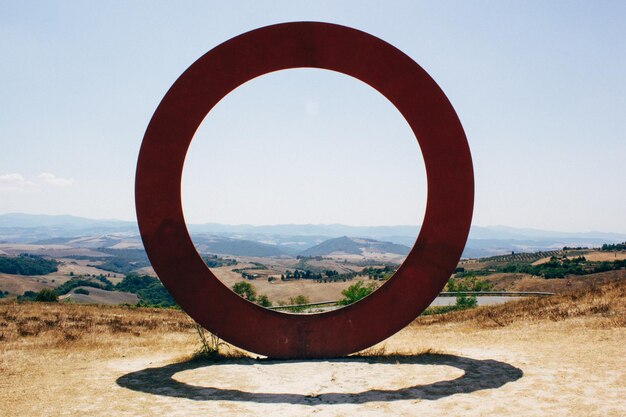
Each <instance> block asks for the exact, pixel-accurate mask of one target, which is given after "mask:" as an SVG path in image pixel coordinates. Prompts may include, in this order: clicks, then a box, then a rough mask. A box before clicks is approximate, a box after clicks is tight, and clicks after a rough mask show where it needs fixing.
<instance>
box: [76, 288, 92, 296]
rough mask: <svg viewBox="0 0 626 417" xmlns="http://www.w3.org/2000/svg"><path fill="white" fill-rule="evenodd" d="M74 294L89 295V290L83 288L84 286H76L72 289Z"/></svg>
mask: <svg viewBox="0 0 626 417" xmlns="http://www.w3.org/2000/svg"><path fill="white" fill-rule="evenodd" d="M74 294H84V295H89V291H88V290H86V289H84V288H76V289H75V290H74Z"/></svg>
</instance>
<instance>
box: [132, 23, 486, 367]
mask: <svg viewBox="0 0 626 417" xmlns="http://www.w3.org/2000/svg"><path fill="white" fill-rule="evenodd" d="M289 68H321V69H327V70H332V71H338V72H340V73H343V74H347V75H350V76H352V77H355V78H357V79H359V80H361V81H363V82H365V83H367V84H369V85H370V86H372V87H373V88H375V89H376V90H377V91H379V92H380V93H381V94H383V95H384V96H385V97H387V99H389V100H390V101H391V102H392V103H393V104H394V105H395V106H396V108H397V109H398V110H399V111H400V112H401V114H402V115H403V116H404V118H405V119H406V120H407V122H408V123H409V125H410V126H411V129H412V130H413V133H414V134H415V137H416V139H417V141H418V143H419V146H420V148H421V151H422V155H423V157H424V161H425V165H426V172H427V182H428V201H427V205H426V213H425V216H424V220H423V224H422V228H421V231H420V234H419V236H418V238H417V241H416V243H415V245H414V247H413V248H412V250H411V252H410V253H409V255H408V257H407V258H406V260H405V262H404V263H403V264H402V266H401V267H400V268H399V269H398V271H397V273H396V274H395V275H394V276H393V277H392V278H391V279H390V280H388V281H387V282H386V283H385V284H384V285H383V286H382V287H381V288H380V289H378V290H377V291H375V292H374V293H373V294H371V295H370V296H368V297H366V298H365V299H363V300H361V301H359V302H358V303H355V304H352V305H350V306H348V307H345V308H342V309H339V310H335V311H330V312H326V313H320V314H312V315H295V314H288V313H280V312H277V311H272V310H269V309H265V308H263V307H260V306H258V305H255V304H253V303H250V302H248V301H246V300H244V299H243V298H241V297H239V296H238V295H237V294H235V293H234V292H232V291H231V290H230V289H229V288H227V287H226V286H225V285H224V284H222V283H221V282H220V281H219V279H217V278H216V277H215V276H214V275H213V274H212V273H211V271H210V270H209V269H208V268H207V267H206V266H205V264H204V262H203V261H202V259H201V257H200V255H199V254H198V253H197V251H196V249H195V248H194V245H193V243H192V241H191V238H190V237H189V233H188V231H187V227H186V225H185V219H184V217H183V209H182V203H181V179H182V172H183V164H184V162H185V155H186V153H187V149H188V147H189V144H190V143H191V140H192V138H193V136H194V133H195V132H196V129H197V128H198V126H199V125H200V124H201V123H202V120H203V119H204V117H205V116H206V115H207V113H209V111H210V110H211V109H212V108H213V107H214V106H215V105H216V104H217V103H218V102H219V101H220V100H221V99H222V98H223V97H224V96H226V95H227V94H228V93H229V92H231V91H232V90H233V89H235V88H237V87H238V86H240V85H241V84H243V83H245V82H246V81H249V80H251V79H253V78H255V77H258V76H261V75H263V74H267V73H270V72H273V71H278V70H284V69H289ZM135 198H136V209H137V218H138V222H139V228H140V231H141V236H142V239H143V242H144V245H145V248H146V251H147V253H148V256H149V258H150V261H151V263H152V265H153V267H154V269H155V271H156V272H157V274H158V275H159V278H160V279H161V281H162V282H163V284H164V285H165V286H166V288H167V289H168V291H169V292H170V293H171V294H172V296H173V297H174V298H175V299H176V301H177V302H178V304H179V305H180V306H181V307H182V308H183V309H184V310H185V311H186V312H187V313H188V314H189V315H190V316H191V317H193V318H194V319H195V320H196V321H198V322H199V323H200V324H202V325H203V326H204V327H205V328H206V329H208V330H210V331H211V332H213V333H214V334H216V335H218V336H219V337H221V338H222V339H224V340H226V341H228V342H230V343H232V344H233V345H235V346H239V347H241V348H243V349H246V350H248V351H251V352H255V353H258V354H263V355H267V356H270V357H276V358H319V357H336V356H341V355H346V354H349V353H352V352H356V351H359V350H361V349H365V348H367V347H369V346H372V345H374V344H376V343H377V342H380V341H381V340H384V339H385V338H387V337H389V336H391V335H393V334H394V333H396V332H397V331H399V330H401V329H402V328H403V327H405V326H406V325H407V324H409V323H410V322H411V321H412V320H413V319H414V318H415V317H417V316H418V315H419V314H420V313H421V312H422V311H423V310H424V309H425V308H426V307H427V306H428V305H429V304H430V303H431V301H432V300H433V299H434V298H435V297H436V296H437V294H438V293H439V292H440V291H441V290H442V288H443V286H444V285H445V283H446V281H447V279H448V277H449V276H450V274H451V273H452V272H453V270H454V268H455V266H456V264H457V262H458V260H459V258H460V256H461V253H462V251H463V247H464V246H465V242H466V239H467V235H468V233H469V227H470V222H471V217H472V210H473V202H474V177H473V168H472V161H471V155H470V150H469V146H468V144H467V139H466V137H465V133H464V131H463V127H462V126H461V123H460V121H459V119H458V117H457V115H456V113H455V111H454V109H453V107H452V105H451V104H450V102H449V101H448V99H447V98H446V96H445V94H444V93H443V91H442V90H441V89H440V88H439V86H438V85H437V84H436V83H435V81H434V80H433V79H432V78H431V77H430V76H429V75H428V74H427V73H426V72H425V71H424V70H423V69H422V68H421V67H420V66H419V65H418V64H417V63H415V62H414V61H413V60H412V59H411V58H409V57H408V56H407V55H405V54H404V53H402V52H401V51H400V50H398V49H396V48H395V47H393V46H391V45H389V44H388V43H386V42H384V41H382V40H380V39H378V38H376V37H374V36H372V35H369V34H367V33H365V32H361V31H359V30H355V29H352V28H348V27H345V26H339V25H334V24H329V23H319V22H294V23H283V24H278V25H273V26H268V27H263V28H260V29H256V30H253V31H251V32H247V33H244V34H242V35H239V36H237V37H235V38H232V39H230V40H228V41H227V42H225V43H223V44H221V45H219V46H217V47H215V48H214V49H212V50H211V51H209V52H208V53H206V54H205V55H203V56H202V57H201V58H200V59H198V60H197V61H196V62H195V63H194V64H193V65H191V66H190V67H189V68H188V69H187V70H186V71H185V72H184V73H183V74H182V75H181V76H180V78H178V80H177V81H176V82H175V83H174V85H173V86H172V87H171V88H170V90H169V91H168V92H167V94H166V95H165V97H164V98H163V100H162V101H161V103H160V104H159V106H158V108H157V109H156V111H155V113H154V115H153V117H152V120H151V121H150V124H149V125H148V128H147V130H146V133H145V136H144V139H143V143H142V146H141V151H140V154H139V161H138V164H137V173H136V182H135ZM391 204H393V203H391ZM417 215H418V213H416V216H417Z"/></svg>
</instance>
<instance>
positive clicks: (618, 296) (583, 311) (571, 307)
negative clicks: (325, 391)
mask: <svg viewBox="0 0 626 417" xmlns="http://www.w3.org/2000/svg"><path fill="white" fill-rule="evenodd" d="M577 317H593V318H594V319H595V320H593V321H592V322H591V324H590V325H591V326H593V327H596V328H611V327H626V281H625V280H619V281H613V282H607V283H603V284H598V285H592V286H590V287H585V288H581V289H576V290H572V291H569V292H567V293H564V294H561V295H555V296H551V297H536V298H527V299H523V300H518V301H511V302H508V303H505V304H500V305H492V306H484V307H478V308H476V309H472V310H464V311H457V312H452V313H448V314H441V315H431V316H423V317H419V318H418V319H417V320H415V321H414V322H413V323H412V325H413V326H426V325H432V324H435V323H465V324H469V325H471V326H475V327H478V328H492V327H505V326H508V325H510V324H513V323H516V322H525V323H528V322H537V321H545V320H548V321H562V320H566V319H571V318H577Z"/></svg>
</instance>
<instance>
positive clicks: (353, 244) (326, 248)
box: [300, 236, 411, 256]
mask: <svg viewBox="0 0 626 417" xmlns="http://www.w3.org/2000/svg"><path fill="white" fill-rule="evenodd" d="M410 250H411V249H410V248H409V247H408V246H405V245H399V244H396V243H391V242H380V241H378V240H374V239H365V238H355V237H347V236H343V237H338V238H335V239H328V240H326V241H324V242H322V243H320V244H319V245H315V246H313V247H312V248H309V249H307V250H305V251H302V252H300V256H327V255H331V254H333V253H346V254H353V255H361V254H363V253H364V252H366V251H367V252H375V253H393V254H397V255H406V254H408V253H409V251H410Z"/></svg>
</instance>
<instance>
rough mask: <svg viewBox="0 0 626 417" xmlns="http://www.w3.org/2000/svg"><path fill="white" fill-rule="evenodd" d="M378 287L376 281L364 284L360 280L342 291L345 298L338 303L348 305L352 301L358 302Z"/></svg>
mask: <svg viewBox="0 0 626 417" xmlns="http://www.w3.org/2000/svg"><path fill="white" fill-rule="evenodd" d="M376 288H378V287H377V285H376V283H374V282H371V283H369V284H367V285H363V281H359V282H357V283H356V284H353V285H350V286H349V287H348V288H346V289H345V290H343V291H341V294H342V295H343V298H342V299H341V300H339V302H338V304H339V305H342V306H347V305H349V304H352V303H356V302H357V301H359V300H360V299H362V298H365V297H367V296H368V295H370V294H371V293H372V292H374V290H375V289H376Z"/></svg>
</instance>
